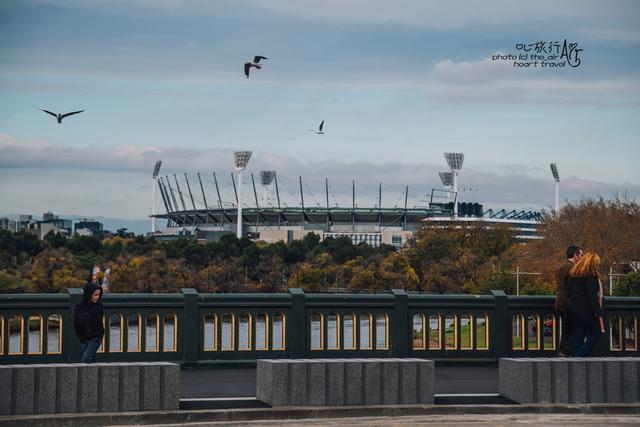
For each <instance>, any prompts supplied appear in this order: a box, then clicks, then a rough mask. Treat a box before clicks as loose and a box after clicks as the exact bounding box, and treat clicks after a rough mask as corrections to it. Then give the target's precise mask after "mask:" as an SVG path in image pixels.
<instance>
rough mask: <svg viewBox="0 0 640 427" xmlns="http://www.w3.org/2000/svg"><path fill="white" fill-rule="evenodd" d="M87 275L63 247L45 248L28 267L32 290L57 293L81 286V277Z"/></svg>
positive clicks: (82, 281)
mask: <svg viewBox="0 0 640 427" xmlns="http://www.w3.org/2000/svg"><path fill="white" fill-rule="evenodd" d="M87 275H88V271H87V270H83V269H82V268H81V267H80V264H79V263H78V261H77V260H76V259H75V258H74V257H73V255H72V254H71V253H70V252H69V251H68V250H67V249H64V248H60V249H45V250H44V251H42V252H40V253H39V254H38V255H37V256H36V257H35V259H34V261H33V262H32V263H31V266H30V268H29V269H28V276H27V277H28V279H29V281H30V288H29V289H30V290H31V291H32V292H45V293H59V292H66V290H67V289H68V288H76V287H82V286H84V284H85V281H84V280H82V279H81V277H83V276H84V277H86V276H87Z"/></svg>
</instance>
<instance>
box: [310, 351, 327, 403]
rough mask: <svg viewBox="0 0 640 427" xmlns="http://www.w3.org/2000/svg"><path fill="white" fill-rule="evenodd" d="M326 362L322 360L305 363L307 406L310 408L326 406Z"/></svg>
mask: <svg viewBox="0 0 640 427" xmlns="http://www.w3.org/2000/svg"><path fill="white" fill-rule="evenodd" d="M326 370H327V362H326V361H324V360H318V359H314V360H310V361H308V362H307V371H308V373H307V375H308V377H307V380H308V384H307V390H308V391H309V393H308V395H307V404H308V405H312V406H324V405H326V390H325V387H326V386H327V384H326V379H325V375H326V372H327V371H326Z"/></svg>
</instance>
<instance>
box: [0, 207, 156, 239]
mask: <svg viewBox="0 0 640 427" xmlns="http://www.w3.org/2000/svg"><path fill="white" fill-rule="evenodd" d="M54 214H55V215H58V216H59V217H60V218H64V219H70V220H72V221H73V223H74V224H75V223H76V222H78V221H80V220H81V219H84V218H90V219H94V220H96V221H100V222H101V223H102V224H104V225H103V228H104V229H105V230H109V231H112V232H115V231H116V230H117V229H119V228H126V229H127V230H128V231H130V232H132V233H135V234H147V233H149V232H150V231H151V220H150V219H122V218H108V217H104V216H86V215H74V214H69V215H65V214H58V213H56V212H54ZM24 215H33V219H34V220H37V221H40V220H42V213H39V214H35V215H34V214H29V213H27V214H24ZM18 216H19V215H18V214H8V215H5V214H0V218H9V219H16V218H18ZM165 226H166V221H164V220H161V221H158V222H157V227H158V228H160V229H162V228H164V227H165Z"/></svg>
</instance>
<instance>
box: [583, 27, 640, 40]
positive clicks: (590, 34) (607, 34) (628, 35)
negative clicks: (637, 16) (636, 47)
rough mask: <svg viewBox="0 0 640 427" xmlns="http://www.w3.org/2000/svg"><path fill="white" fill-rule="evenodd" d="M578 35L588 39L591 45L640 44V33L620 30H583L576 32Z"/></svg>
mask: <svg viewBox="0 0 640 427" xmlns="http://www.w3.org/2000/svg"><path fill="white" fill-rule="evenodd" d="M575 32H576V33H577V34H578V35H580V36H583V37H586V38H588V39H589V41H590V42H591V43H593V42H599V43H607V44H608V43H611V42H622V43H634V44H635V43H640V31H638V30H635V29H633V30H626V29H618V28H582V29H579V30H576V31H575Z"/></svg>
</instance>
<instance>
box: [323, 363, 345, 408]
mask: <svg viewBox="0 0 640 427" xmlns="http://www.w3.org/2000/svg"><path fill="white" fill-rule="evenodd" d="M326 369H327V382H326V387H327V390H326V391H327V400H326V402H325V404H326V405H331V406H341V405H344V379H345V375H344V374H345V372H344V362H343V361H340V360H332V361H331V362H329V363H327V364H326Z"/></svg>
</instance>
